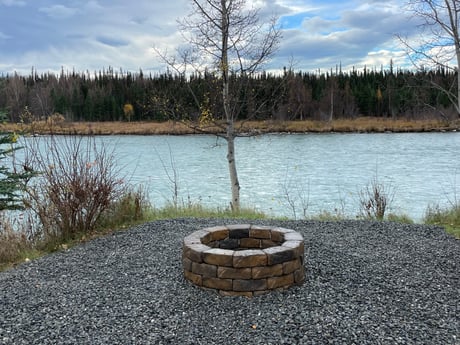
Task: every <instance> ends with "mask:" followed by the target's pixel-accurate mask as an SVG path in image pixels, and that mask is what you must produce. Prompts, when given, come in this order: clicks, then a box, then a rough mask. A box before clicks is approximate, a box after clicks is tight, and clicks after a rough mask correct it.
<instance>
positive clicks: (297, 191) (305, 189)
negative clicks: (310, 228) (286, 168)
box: [281, 173, 310, 219]
mask: <svg viewBox="0 0 460 345" xmlns="http://www.w3.org/2000/svg"><path fill="white" fill-rule="evenodd" d="M281 189H282V191H283V194H284V199H285V201H286V203H287V206H288V207H289V208H290V209H291V212H292V216H293V217H294V219H297V217H298V210H300V211H301V212H302V216H303V218H307V211H308V208H309V206H310V184H309V183H308V185H307V186H305V185H304V184H301V183H299V182H298V181H296V182H294V181H292V179H290V178H287V173H286V179H285V180H284V183H283V184H282V185H281Z"/></svg>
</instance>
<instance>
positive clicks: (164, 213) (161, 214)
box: [148, 203, 267, 220]
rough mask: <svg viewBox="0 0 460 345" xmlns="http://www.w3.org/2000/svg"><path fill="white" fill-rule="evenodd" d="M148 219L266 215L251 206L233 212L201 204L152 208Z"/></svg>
mask: <svg viewBox="0 0 460 345" xmlns="http://www.w3.org/2000/svg"><path fill="white" fill-rule="evenodd" d="M148 218H149V219H150V220H159V219H174V218H231V219H266V218H267V215H265V214H264V213H262V212H260V211H257V210H255V209H252V208H241V209H240V210H239V211H237V212H235V211H233V210H231V209H229V208H219V207H216V208H210V207H205V206H203V205H201V204H195V203H193V204H187V205H180V206H178V205H174V204H167V205H166V206H164V207H162V208H152V209H151V210H150V215H149V217H148Z"/></svg>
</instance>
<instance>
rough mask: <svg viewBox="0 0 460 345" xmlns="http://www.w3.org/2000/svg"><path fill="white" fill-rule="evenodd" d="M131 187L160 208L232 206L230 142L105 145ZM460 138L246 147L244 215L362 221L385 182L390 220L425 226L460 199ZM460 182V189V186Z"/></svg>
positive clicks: (327, 138)
mask: <svg viewBox="0 0 460 345" xmlns="http://www.w3.org/2000/svg"><path fill="white" fill-rule="evenodd" d="M97 140H98V141H101V142H103V143H104V144H105V145H106V147H107V148H108V149H109V150H111V149H113V151H114V154H115V157H116V159H117V164H118V166H119V167H120V168H121V171H122V172H121V173H122V175H123V177H124V178H125V180H126V181H127V182H129V183H131V184H133V185H142V186H143V187H144V189H145V190H146V191H147V192H148V196H149V198H150V200H151V202H152V204H153V205H154V206H156V207H161V206H163V205H165V203H167V202H168V201H172V199H173V197H174V185H176V186H177V187H178V193H177V196H178V198H179V200H180V202H183V203H188V202H194V203H195V202H200V203H202V204H203V205H206V206H213V207H215V206H219V207H227V206H228V205H229V201H230V181H229V175H228V167H227V161H226V142H225V141H224V140H223V139H218V138H217V137H215V136H211V135H209V136H208V135H188V136H135V135H128V136H101V137H97ZM459 148H460V133H455V132H449V133H382V134H357V133H353V134H350V133H348V134H337V133H328V134H270V135H262V136H256V137H245V138H238V139H237V140H236V159H237V168H238V174H239V180H240V185H241V202H242V205H243V206H246V207H251V208H255V209H257V210H259V211H262V212H264V213H267V214H269V215H275V216H286V217H289V218H294V217H296V218H302V217H303V216H304V215H305V216H313V215H317V214H319V213H321V212H324V211H327V212H330V213H332V214H335V213H340V214H344V215H346V216H348V217H354V216H356V215H358V214H359V213H360V210H361V207H360V200H361V199H362V197H360V192H363V191H364V188H365V187H366V186H369V185H370V183H371V181H372V180H373V179H376V180H377V181H378V182H379V183H380V184H381V185H382V186H384V188H385V189H386V191H387V192H388V193H389V194H390V196H391V197H392V201H391V203H390V205H389V206H390V208H389V211H388V212H392V213H396V214H405V215H408V216H409V217H411V218H412V219H414V220H415V221H420V220H421V219H422V218H423V216H424V215H425V212H426V210H427V207H428V206H430V205H431V206H434V205H440V206H441V207H444V206H448V205H450V203H455V202H456V201H457V197H460V195H457V193H458V192H460V190H459V188H460V185H459V183H460V178H459V177H458V173H459V168H460V163H459V161H458V153H459ZM457 179H458V180H457Z"/></svg>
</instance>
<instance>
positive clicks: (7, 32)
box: [0, 0, 413, 73]
mask: <svg viewBox="0 0 460 345" xmlns="http://www.w3.org/2000/svg"><path fill="white" fill-rule="evenodd" d="M248 1H249V0H248ZM402 1H403V0H386V1H378V0H367V1H358V0H347V1H340V0H335V1H327V2H325V1H320V0H257V2H251V1H249V3H250V4H251V5H255V4H260V6H263V7H262V8H261V11H260V16H261V18H262V19H263V20H265V18H268V17H269V16H270V15H273V14H277V15H279V16H281V17H280V23H282V24H283V26H284V29H283V39H282V42H281V44H280V48H279V51H278V52H277V54H276V55H275V56H274V58H273V60H272V61H271V63H270V65H268V66H266V67H267V69H270V70H273V69H282V67H283V66H287V65H288V64H289V60H290V59H291V58H293V59H294V60H295V61H296V62H297V65H296V66H295V67H296V68H298V69H302V70H305V71H307V70H316V69H318V68H321V69H329V68H331V67H334V66H335V65H336V64H339V63H342V65H343V66H345V65H358V64H367V65H368V66H370V65H371V64H372V63H373V62H375V64H377V65H378V66H380V64H382V63H383V64H384V65H387V64H388V63H389V60H390V59H391V58H393V60H394V62H395V64H396V63H397V62H396V61H400V58H399V55H398V54H400V51H401V49H400V48H396V47H395V44H394V40H395V39H394V37H393V34H394V33H396V32H402V31H405V32H406V31H407V32H410V30H413V29H411V26H409V25H408V23H407V21H406V20H405V18H404V15H403V14H402V13H401V9H400V6H398V4H400V3H401V2H402ZM62 3H65V4H66V5H63V4H62ZM20 4H23V5H22V7H20V6H21V5H20ZM24 4H25V1H21V0H0V5H6V6H5V7H2V9H1V11H0V22H3V23H4V26H3V27H2V28H1V30H2V31H1V32H0V61H2V63H3V64H4V65H2V66H3V67H1V69H0V73H2V72H8V70H6V69H5V68H6V67H4V66H13V67H12V68H14V69H17V70H23V72H24V73H29V71H30V68H31V67H32V66H33V67H35V68H37V70H39V71H40V70H41V69H43V70H45V71H47V70H52V71H54V70H57V71H59V70H60V68H61V66H65V67H67V66H68V67H69V68H70V69H73V68H75V70H83V71H84V70H87V69H88V70H90V71H93V70H100V69H103V68H106V67H107V66H108V65H111V66H112V67H114V68H119V67H121V68H123V69H126V70H138V69H139V68H142V69H143V70H164V68H165V67H164V64H162V63H161V62H160V61H159V59H158V58H157V56H156V55H155V53H154V52H153V49H152V48H153V47H154V46H155V47H158V48H160V49H164V50H168V52H170V53H172V52H173V51H174V49H175V47H177V46H179V45H181V44H182V43H183V41H182V38H181V36H180V35H179V33H178V28H177V23H176V19H177V18H182V17H184V16H186V15H187V14H188V11H189V9H190V8H189V1H188V0H173V1H152V0H137V1H136V3H135V5H134V4H133V3H132V2H126V1H125V0H81V1H77V0H68V1H66V2H63V1H59V2H58V1H57V0H40V1H39V2H38V1H36V0H34V1H29V2H27V6H24ZM47 19H48V20H47ZM59 19H64V20H59ZM8 38H11V39H8ZM7 39H8V40H7ZM385 59H388V61H387V62H386V63H385Z"/></svg>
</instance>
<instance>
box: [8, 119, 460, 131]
mask: <svg viewBox="0 0 460 345" xmlns="http://www.w3.org/2000/svg"><path fill="white" fill-rule="evenodd" d="M235 127H236V128H238V129H239V130H240V132H243V133H251V134H263V133H327V132H341V133H348V132H358V133H383V132H432V131H457V130H460V121H456V122H451V123H446V122H444V121H440V120H417V121H414V120H407V119H395V120H393V119H386V118H380V117H359V118H356V119H349V120H347V119H340V120H333V121H311V120H307V121H245V122H237V123H236V126H235ZM0 131H4V132H5V131H6V132H13V131H14V132H25V133H31V134H48V133H54V134H80V135H89V134H95V135H116V134H118V135H125V134H135V135H165V134H170V135H184V134H197V133H203V131H202V130H200V129H199V128H193V126H190V125H188V124H186V123H182V122H173V121H166V122H65V121H38V122H32V123H30V124H23V123H4V124H1V125H0ZM219 131H220V130H219V128H218V127H211V128H208V127H207V128H206V132H211V133H217V132H219Z"/></svg>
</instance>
